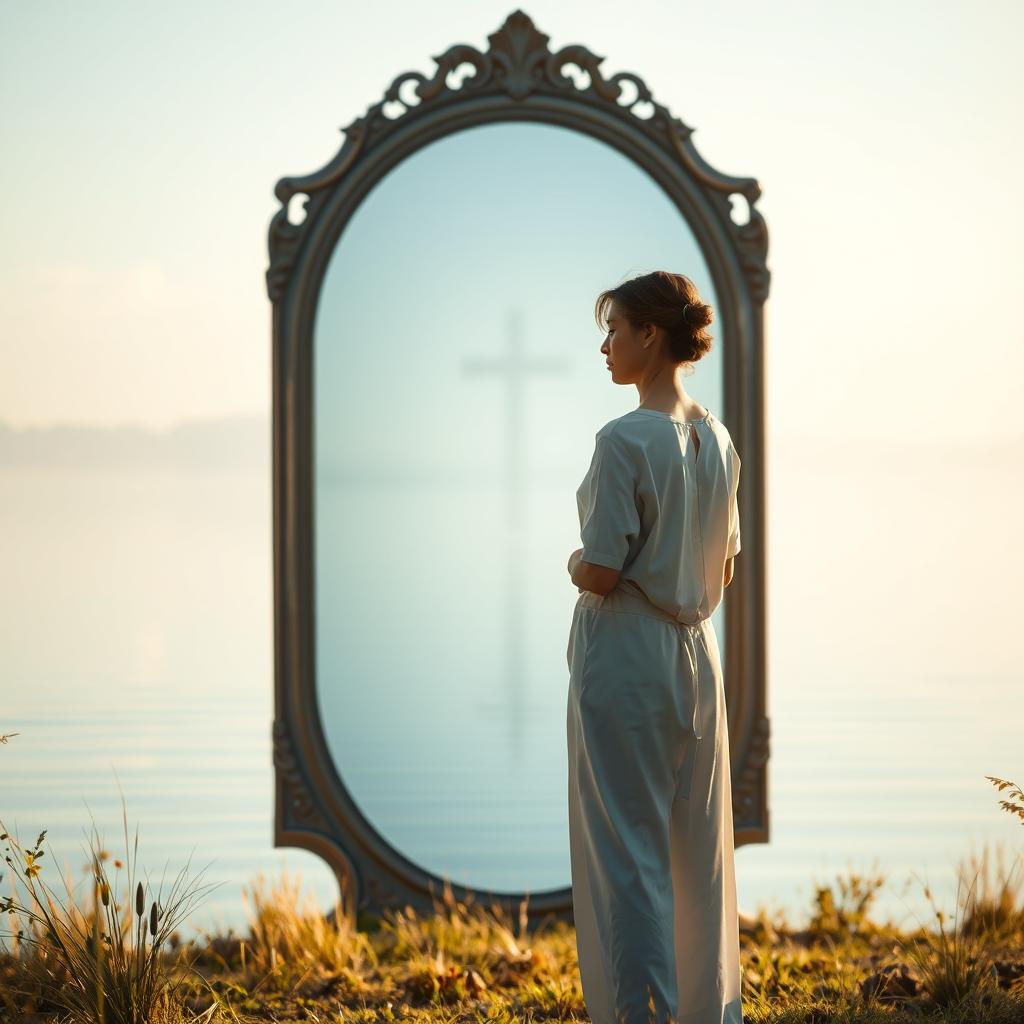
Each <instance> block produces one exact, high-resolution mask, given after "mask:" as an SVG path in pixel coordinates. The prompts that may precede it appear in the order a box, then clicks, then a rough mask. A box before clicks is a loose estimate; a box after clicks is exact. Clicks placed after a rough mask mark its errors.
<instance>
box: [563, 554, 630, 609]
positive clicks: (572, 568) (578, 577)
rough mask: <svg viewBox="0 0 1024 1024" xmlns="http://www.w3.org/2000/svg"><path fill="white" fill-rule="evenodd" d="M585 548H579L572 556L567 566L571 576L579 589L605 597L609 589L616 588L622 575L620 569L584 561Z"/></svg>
mask: <svg viewBox="0 0 1024 1024" xmlns="http://www.w3.org/2000/svg"><path fill="white" fill-rule="evenodd" d="M582 554H583V548H577V549H576V550H575V551H574V552H573V553H572V554H571V555H570V556H569V562H568V565H567V566H566V568H568V570H569V578H570V579H571V580H572V581H573V583H575V584H576V587H577V589H579V590H589V591H590V592H591V593H593V594H599V595H600V596H601V597H604V595H605V594H607V593H608V592H609V591H612V590H614V589H615V585H616V584H617V583H618V582H619V576H621V575H622V570H620V569H609V568H608V567H607V566H604V565H594V564H593V563H592V562H584V561H583V560H582V558H581V555H582Z"/></svg>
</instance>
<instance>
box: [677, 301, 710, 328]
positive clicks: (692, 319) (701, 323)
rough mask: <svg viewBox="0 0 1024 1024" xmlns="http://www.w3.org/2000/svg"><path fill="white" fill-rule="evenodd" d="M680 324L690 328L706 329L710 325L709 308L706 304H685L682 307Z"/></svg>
mask: <svg viewBox="0 0 1024 1024" xmlns="http://www.w3.org/2000/svg"><path fill="white" fill-rule="evenodd" d="M681 319H682V322H683V323H685V324H689V326H690V327H707V326H708V324H710V323H711V320H712V313H711V307H710V306H709V305H708V304H707V303H706V302H687V303H685V304H684V306H683V310H682V316H681Z"/></svg>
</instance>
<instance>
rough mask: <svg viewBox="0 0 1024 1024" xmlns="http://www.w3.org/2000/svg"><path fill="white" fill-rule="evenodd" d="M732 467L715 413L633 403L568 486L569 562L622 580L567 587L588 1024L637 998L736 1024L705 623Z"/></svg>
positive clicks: (732, 493)
mask: <svg viewBox="0 0 1024 1024" xmlns="http://www.w3.org/2000/svg"><path fill="white" fill-rule="evenodd" d="M695 435H696V437H695ZM697 442H699V445H698V443H697ZM698 447H699V451H698ZM739 473H740V459H739V455H738V454H737V452H736V449H735V447H734V446H733V443H732V438H731V437H730V435H729V431H728V430H727V429H726V427H725V425H724V424H723V423H721V422H720V421H719V420H718V419H717V418H716V417H715V416H713V415H712V414H711V413H710V412H709V413H708V414H707V416H706V417H705V418H704V419H702V420H695V421H689V422H684V421H682V420H677V419H674V418H672V417H670V416H669V415H668V414H667V413H663V412H658V411H656V410H653V409H634V410H632V411H631V412H629V413H626V414H625V415H624V416H620V417H618V418H617V419H614V420H611V421H610V422H609V423H606V424H605V425H604V426H603V427H602V428H601V429H600V430H599V431H598V432H597V435H596V438H595V450H594V456H593V459H592V461H591V464H590V469H589V470H588V472H587V475H586V477H585V478H584V480H583V482H582V484H580V487H579V489H578V490H577V492H576V498H577V506H578V511H579V517H580V537H581V540H582V543H583V552H582V560H583V561H586V562H591V563H594V564H596V565H604V566H608V567H610V568H613V569H621V571H622V575H621V577H620V580H619V583H618V585H617V586H616V588H615V589H614V590H612V591H611V592H610V593H609V594H607V595H605V596H604V597H601V596H599V595H597V594H594V593H591V592H589V591H583V593H581V594H580V597H579V600H578V601H577V603H576V607H575V610H574V612H573V619H572V626H571V629H570V633H569V643H568V647H567V650H566V658H567V661H568V665H569V693H568V707H567V723H566V724H567V738H568V752H569V793H568V795H569V845H570V856H571V868H572V894H573V910H574V917H575V923H576V944H577V951H578V954H579V965H580V977H581V980H582V984H583V996H584V999H585V1001H586V1005H587V1010H588V1012H589V1014H590V1017H591V1020H592V1021H593V1022H594V1024H634V1022H640V1021H643V1022H644V1024H647V1022H648V1021H649V1019H650V1017H649V1013H650V1009H649V1005H648V999H649V998H650V1000H652V1002H653V1010H654V1013H655V1015H656V1019H657V1020H658V1021H659V1022H664V1021H665V1020H666V1017H669V1016H670V1017H671V1018H672V1019H673V1020H676V1021H678V1022H680V1024H742V1021H743V1014H742V1007H741V1001H740V957H739V917H738V913H737V906H736V880H735V869H734V847H733V820H732V789H731V778H730V767H729V734H728V720H727V717H726V704H725V690H724V685H723V677H722V666H721V660H720V653H719V648H718V638H717V636H716V634H715V629H714V624H713V623H712V622H711V619H710V615H711V613H712V612H713V611H714V610H715V608H716V607H717V606H718V604H719V603H720V602H721V600H722V590H723V586H722V584H723V578H724V572H725V562H726V559H727V558H729V557H731V556H732V555H734V554H736V553H737V552H738V551H739V550H740V523H739V509H738V505H737V500H736V494H737V488H738V485H739Z"/></svg>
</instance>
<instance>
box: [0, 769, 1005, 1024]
mask: <svg viewBox="0 0 1024 1024" xmlns="http://www.w3.org/2000/svg"><path fill="white" fill-rule="evenodd" d="M1000 781H1001V780H1000ZM1007 785H1012V784H1007ZM1004 806H1005V805H1004ZM1007 809H1008V810H1009V809H1010V808H1007ZM1011 813H1015V812H1011ZM1022 820H1024V818H1022ZM0 828H2V822H0ZM4 831H5V830H4ZM44 837H45V832H44V833H42V834H41V835H40V836H39V838H38V840H37V842H36V844H35V846H33V847H32V848H30V849H24V848H22V847H21V845H20V844H19V843H17V841H16V840H15V839H14V838H13V837H10V836H8V837H6V841H7V842H8V851H7V863H8V865H9V866H10V867H11V868H12V869H13V872H14V875H15V876H16V877H17V880H18V882H19V883H20V884H22V886H23V887H24V888H25V889H26V891H27V892H28V893H29V896H30V898H29V899H28V900H24V901H19V900H18V899H16V898H13V897H12V898H8V899H4V900H2V901H0V910H2V911H6V912H7V913H8V914H9V915H10V920H11V921H13V922H15V929H14V931H13V932H11V933H9V935H10V936H11V937H12V939H13V942H12V943H11V944H10V945H7V944H6V943H4V942H2V941H0V1021H11V1022H14V1021H18V1022H25V1024H34V1022H37V1021H38V1022H43V1021H46V1022H51V1021H52V1022H58V1021H60V1022H66V1024H73V1022H81V1024H86V1022H90V1024H98V1022H100V1021H103V1022H104V1024H142V1022H143V1021H154V1022H155V1021H168V1022H172V1024H182V1022H185V1021H196V1020H200V1021H203V1022H209V1024H217V1022H229V1021H230V1022H235V1024H242V1022H244V1024H249V1022H254V1021H286V1020H288V1021H290V1020H306V1021H313V1022H318V1024H319V1022H323V1024H326V1022H328V1021H330V1022H332V1024H333V1022H337V1021H341V1020H345V1021H355V1022H360V1021H364V1022H366V1024H376V1022H387V1024H393V1022H395V1021H409V1022H411V1024H416V1022H419V1021H422V1022H430V1024H444V1022H448V1021H451V1022H456V1021H457V1022H474V1024H482V1022H485V1021H487V1022H498V1024H504V1022H506V1021H507V1022H509V1024H511V1022H512V1021H516V1022H518V1021H524V1020H525V1021H538V1022H539V1021H558V1022H563V1021H564V1022H573V1021H577V1020H579V1021H586V1020H588V1019H589V1018H588V1016H587V1013H586V1007H585V1004H584V1001H583V996H582V992H581V989H580V983H579V972H578V965H577V962H576V947H575V937H574V932H573V929H572V928H571V926H568V925H566V924H564V923H562V922H559V921H555V920H553V919H548V920H547V921H546V922H543V923H541V924H540V925H536V926H534V927H533V928H532V929H531V928H528V926H527V925H528V919H527V913H526V911H527V909H528V905H527V903H526V901H524V902H523V903H522V904H521V905H520V907H519V914H518V918H517V920H515V921H511V920H508V919H507V917H506V916H505V915H504V913H503V911H502V910H501V908H500V907H499V906H498V905H494V906H492V907H490V908H486V907H483V906H481V905H479V904H476V903H474V902H472V901H469V902H462V901H459V900H456V899H455V898H454V896H453V894H452V890H451V888H450V887H448V886H446V887H445V890H444V895H443V898H442V899H440V900H437V901H435V905H434V911H433V913H431V914H426V915H421V914H418V913H417V912H415V911H414V910H413V909H412V908H411V907H405V908H402V909H395V910H392V911H389V912H386V913H385V914H384V916H383V917H382V918H381V919H380V920H379V921H376V922H374V923H370V922H367V923H366V926H365V927H356V926H355V924H353V923H352V915H351V913H350V912H349V911H350V908H349V907H348V906H347V904H346V900H347V897H348V894H347V893H343V894H342V900H341V901H340V902H339V903H338V904H336V905H335V907H334V914H333V916H332V918H331V919H330V920H328V918H326V917H325V916H324V914H323V913H322V912H321V908H320V907H319V906H318V905H317V904H316V902H315V900H314V899H313V898H312V896H310V897H308V898H307V899H306V900H305V901H303V900H302V899H301V884H300V880H299V878H298V877H296V878H290V877H289V876H288V875H287V874H285V875H284V876H282V877H281V878H280V879H278V880H276V881H269V880H268V879H267V878H266V877H265V876H264V875H263V874H260V875H259V876H257V878H256V879H254V880H253V882H252V883H251V884H250V885H248V886H246V887H245V888H244V889H243V892H242V897H243V901H244V903H245V906H246V908H247V912H248V918H249V921H248V927H247V929H246V933H245V935H244V936H236V935H235V934H234V933H233V931H232V930H229V931H228V933H227V934H226V935H207V934H201V935H200V936H199V937H198V938H197V939H196V940H194V941H192V942H190V943H182V942H181V938H180V933H179V932H178V931H176V930H173V926H174V924H176V923H179V922H180V921H181V920H183V919H184V914H185V911H186V910H187V909H188V904H189V902H190V900H191V899H192V898H194V897H195V896H197V895H198V893H199V891H200V890H199V889H198V888H196V887H195V886H194V885H190V886H182V885H179V883H180V882H181V876H179V880H178V882H177V883H176V884H175V886H174V887H172V889H171V892H170V893H169V894H168V896H167V897H166V898H165V897H163V895H162V883H161V887H160V890H159V891H158V892H157V893H155V894H152V895H149V896H147V895H146V887H144V886H142V883H141V882H140V883H138V884H137V885H135V887H134V889H133V887H132V876H131V872H129V878H128V886H127V889H126V898H125V899H123V900H120V899H119V898H118V896H117V892H118V886H117V880H118V879H117V876H115V878H114V879H113V880H111V879H110V877H109V876H108V874H107V869H106V864H107V863H108V861H109V859H110V855H109V853H107V852H106V851H105V850H104V849H102V846H101V845H100V843H99V837H98V836H95V834H94V837H93V840H92V842H91V848H90V860H89V872H90V876H91V879H92V887H91V893H89V894H87V895H86V898H85V899H84V900H81V901H80V900H79V899H78V896H77V895H76V894H75V893H74V890H73V888H72V887H71V886H70V885H68V883H67V882H65V884H66V886H67V888H68V893H69V898H68V901H67V902H66V903H62V902H60V901H58V900H57V899H56V898H55V896H54V895H53V894H52V893H51V892H49V891H48V890H46V889H45V888H44V887H43V886H42V884H41V882H40V881H39V878H38V874H39V858H40V857H42V856H43V855H44V853H43V849H42V845H43V839H44ZM125 842H126V847H127V815H125ZM137 842H138V835H137V832H136V846H137ZM1018 863H1019V857H1018V858H1017V859H1016V860H1015V861H1014V863H1013V865H1011V867H1010V868H1009V869H1007V868H1006V866H1005V864H1004V858H1003V856H1002V851H1001V850H1000V851H999V856H998V857H997V858H995V859H993V858H992V857H990V855H989V853H988V851H987V850H986V851H985V852H984V853H983V854H982V855H981V857H972V859H971V861H970V863H969V864H968V865H962V866H961V867H960V869H959V871H960V882H961V885H960V886H959V887H958V893H957V908H956V911H955V913H954V915H953V921H952V922H951V923H950V924H948V925H947V920H946V915H945V913H944V912H943V911H942V910H941V909H939V908H938V907H936V906H935V904H934V902H933V899H932V893H931V890H930V889H929V888H928V887H927V886H925V888H924V894H925V896H926V898H927V899H928V900H929V902H930V903H931V905H932V908H933V922H932V925H931V927H925V926H924V925H921V924H920V923H918V927H916V928H914V929H911V930H901V929H899V928H897V927H896V926H895V925H893V924H892V923H891V922H885V923H880V922H878V921H876V920H875V919H874V917H873V915H872V910H873V908H874V905H875V902H876V899H877V896H878V894H879V891H880V889H881V887H882V886H883V885H884V884H885V878H884V876H882V875H880V874H877V873H872V874H870V875H859V874H856V873H853V872H850V873H847V874H844V875H841V876H839V877H838V878H837V879H835V880H834V881H833V882H830V883H829V884H824V885H819V886H817V888H816V892H815V896H814V900H813V903H812V906H811V908H810V910H809V913H808V916H807V921H806V923H804V924H803V925H802V926H800V927H796V926H793V925H791V924H790V923H789V922H788V921H787V920H786V919H785V916H784V915H782V914H781V913H778V912H777V913H775V914H774V915H773V916H772V917H771V918H769V916H768V914H767V913H766V912H765V911H764V910H762V911H760V912H759V914H758V917H757V920H756V921H755V922H754V924H753V926H751V927H749V928H745V929H744V930H743V932H742V935H741V945H742V975H743V1002H744V1016H745V1018H746V1021H747V1022H748V1024H761V1022H779V1024H789V1022H793V1024H795V1022H811V1024H825V1022H831V1021H836V1022H847V1021H868V1022H874V1021H878V1022H882V1021H884V1022H887V1024H890V1022H901V1021H911V1020H913V1021H943V1022H956V1024H961V1022H963V1024H967V1022H970V1024H1004V1022H1006V1024H1009V1022H1013V1021H1016V1022H1020V1021H1024V901H1022V891H1021V882H1020V878H1019V874H1018V872H1017V870H1016V869H1017V865H1018ZM114 864H115V866H116V867H118V868H120V867H121V866H123V865H121V862H120V861H118V860H115V861H114ZM13 882H14V878H12V884H13ZM962 890H966V891H965V892H964V891H962ZM2 934H3V933H2V932H0V935H2Z"/></svg>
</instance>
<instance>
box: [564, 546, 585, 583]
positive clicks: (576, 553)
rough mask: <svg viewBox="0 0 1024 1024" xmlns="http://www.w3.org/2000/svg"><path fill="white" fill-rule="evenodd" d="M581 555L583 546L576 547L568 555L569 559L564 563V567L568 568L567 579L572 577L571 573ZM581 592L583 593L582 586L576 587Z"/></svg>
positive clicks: (578, 562) (574, 569)
mask: <svg viewBox="0 0 1024 1024" xmlns="http://www.w3.org/2000/svg"><path fill="white" fill-rule="evenodd" d="M582 557H583V548H577V549H576V550H575V551H574V552H573V553H572V554H571V555H570V556H569V561H568V562H567V563H566V569H568V570H569V579H572V574H573V573H574V572H575V571H576V566H577V565H579V564H580V560H581V558H582ZM576 589H577V590H578V591H579V592H580V593H581V594H582V593H583V588H582V587H577V588H576Z"/></svg>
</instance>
